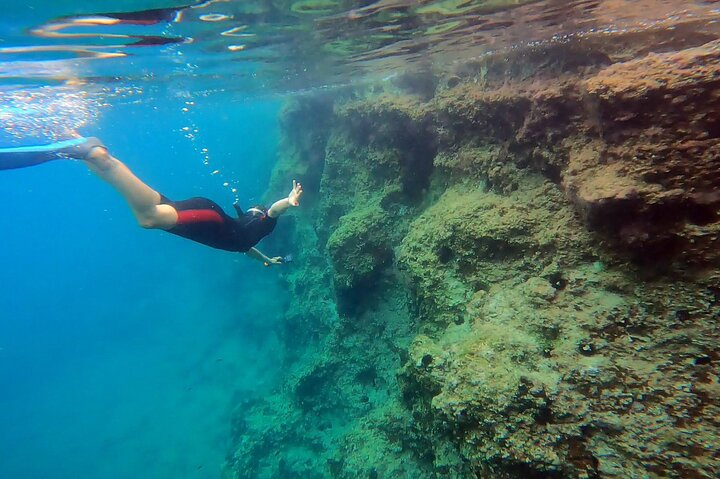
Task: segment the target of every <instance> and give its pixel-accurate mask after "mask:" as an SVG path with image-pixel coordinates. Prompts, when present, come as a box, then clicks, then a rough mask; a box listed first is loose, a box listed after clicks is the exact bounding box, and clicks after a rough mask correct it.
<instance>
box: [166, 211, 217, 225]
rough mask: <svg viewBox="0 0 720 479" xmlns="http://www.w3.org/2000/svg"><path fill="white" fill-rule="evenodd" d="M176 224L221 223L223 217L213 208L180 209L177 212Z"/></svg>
mask: <svg viewBox="0 0 720 479" xmlns="http://www.w3.org/2000/svg"><path fill="white" fill-rule="evenodd" d="M177 215H178V219H177V223H176V224H178V225H187V224H190V223H223V222H224V221H225V219H224V218H223V217H222V215H220V213H218V212H217V211H215V210H182V211H178V212H177Z"/></svg>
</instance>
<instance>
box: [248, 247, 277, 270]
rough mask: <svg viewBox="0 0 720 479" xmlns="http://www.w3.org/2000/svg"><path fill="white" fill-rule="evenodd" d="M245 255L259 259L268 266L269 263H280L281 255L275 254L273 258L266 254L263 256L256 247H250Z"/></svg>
mask: <svg viewBox="0 0 720 479" xmlns="http://www.w3.org/2000/svg"><path fill="white" fill-rule="evenodd" d="M245 254H246V255H248V256H250V257H251V258H253V259H256V260H258V261H261V262H262V263H263V264H264V265H265V266H270V265H271V264H280V263H282V257H281V256H276V257H274V258H270V257H268V256H265V255H264V254H262V252H261V251H260V250H259V249H257V248H250V249H249V250H248V251H247V252H246V253H245Z"/></svg>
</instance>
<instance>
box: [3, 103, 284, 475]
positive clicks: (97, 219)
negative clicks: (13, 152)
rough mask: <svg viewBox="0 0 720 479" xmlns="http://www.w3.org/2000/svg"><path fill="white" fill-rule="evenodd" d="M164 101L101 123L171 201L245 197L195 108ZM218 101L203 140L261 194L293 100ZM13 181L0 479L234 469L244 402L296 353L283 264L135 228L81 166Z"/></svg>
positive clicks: (8, 206) (101, 130)
mask: <svg viewBox="0 0 720 479" xmlns="http://www.w3.org/2000/svg"><path fill="white" fill-rule="evenodd" d="M215 101H217V99H214V100H213V102H215ZM152 103H153V102H150V103H145V104H143V107H142V108H138V106H137V105H131V104H130V105H128V104H125V105H113V106H112V107H111V108H107V109H105V110H104V111H103V115H102V118H101V119H100V120H98V121H97V123H95V124H93V125H92V133H93V134H96V135H98V136H100V137H102V138H103V140H104V141H105V142H106V143H107V144H108V145H109V146H111V147H112V149H113V151H114V152H115V154H116V155H117V156H118V157H119V158H122V159H123V160H124V161H125V162H126V163H127V164H128V165H129V166H130V167H131V168H133V170H134V171H135V172H136V173H137V174H138V175H139V176H141V177H142V178H143V179H145V180H146V181H147V182H148V183H149V184H151V185H152V186H153V187H155V188H157V189H159V190H160V191H162V192H163V193H164V194H166V195H168V196H171V197H174V198H183V197H189V196H194V195H204V196H208V197H211V198H214V199H215V200H216V201H217V202H218V203H220V204H222V205H223V206H224V207H226V208H230V205H231V203H232V202H233V200H234V197H233V195H232V194H231V193H230V192H229V191H228V189H227V188H224V187H223V186H222V184H221V183H220V180H219V179H218V178H217V177H216V176H211V175H210V174H209V172H208V167H207V166H205V165H204V164H203V161H202V160H203V158H202V157H201V156H200V155H199V154H197V152H196V151H195V150H194V148H195V146H194V144H193V143H192V142H190V141H188V140H187V139H186V138H184V137H183V132H182V131H181V128H182V125H183V124H184V123H183V122H184V121H186V120H187V117H183V116H181V114H180V113H178V111H179V109H178V105H176V104H172V103H164V102H161V101H158V102H157V105H153V104H152ZM213 105H214V103H210V102H208V103H207V104H199V105H198V107H197V108H196V110H195V112H196V114H195V120H196V121H197V123H198V124H201V125H202V133H203V135H202V137H203V140H204V143H203V145H204V147H206V148H208V150H209V151H210V152H212V166H213V168H219V169H223V170H225V169H227V170H229V171H228V173H227V176H228V177H231V178H236V179H237V186H238V189H239V191H240V192H241V193H240V194H239V195H240V198H241V200H242V202H243V203H247V202H250V201H252V200H253V199H257V198H259V196H260V195H261V194H262V192H263V189H264V188H265V184H266V182H267V178H268V174H269V171H270V166H271V165H272V162H273V160H274V154H275V149H276V142H277V124H276V123H277V122H276V113H277V108H278V104H277V103H276V102H272V101H267V102H261V101H258V102H251V103H239V104H237V105H236V108H232V109H227V111H226V112H225V113H223V114H222V115H218V114H215V113H213V112H214V111H216V110H217V109H216V108H214V107H213ZM155 106H157V109H155ZM88 130H89V128H88ZM243 138H245V139H252V141H247V140H245V141H243ZM0 190H1V191H2V192H3V202H4V207H3V208H2V210H1V211H0V222H1V223H2V225H3V227H2V231H3V233H2V235H3V248H2V250H1V252H0V262H1V263H2V265H3V267H2V269H1V270H0V284H2V285H3V287H2V290H1V291H0V311H2V313H1V316H0V338H1V339H0V348H1V349H0V383H1V384H2V395H0V424H2V428H1V429H0V450H2V451H3V452H2V460H0V477H7V478H11V477H12V478H41V477H43V478H44V477H47V478H77V477H92V478H126V477H148V478H151V477H152V478H161V477H191V478H204V477H208V478H210V477H217V476H218V471H219V467H220V464H221V463H222V460H223V458H224V454H225V452H226V449H227V447H228V436H229V428H230V419H229V418H230V414H231V412H232V408H233V407H234V406H235V405H236V404H239V403H241V399H243V398H251V397H254V396H256V395H261V394H263V392H264V391H265V390H266V388H267V387H268V386H269V385H271V384H272V381H273V376H274V374H275V372H276V371H277V368H278V365H279V362H280V361H281V360H282V353H281V351H279V350H278V349H277V342H276V340H275V337H274V332H273V331H274V328H275V326H276V324H277V321H279V313H280V311H281V307H282V298H281V296H279V295H278V294H276V292H275V288H276V283H275V275H274V274H273V273H274V272H272V271H269V270H267V269H265V268H262V267H258V265H257V264H254V263H252V260H250V259H248V258H245V257H240V255H235V256H233V255H231V254H230V253H226V252H222V251H219V250H212V249H210V248H206V247H203V246H201V245H197V244H194V243H191V242H188V241H183V240H182V239H180V238H177V237H174V236H171V235H167V234H163V233H161V232H158V231H145V230H142V229H140V228H138V227H136V226H135V225H134V219H133V218H132V216H131V214H130V212H129V211H128V210H127V207H126V206H125V204H124V202H123V201H122V200H121V198H120V197H119V196H118V195H117V194H116V193H115V192H114V191H112V189H110V188H109V187H108V186H107V185H105V184H103V183H102V182H100V181H98V180H97V179H96V178H94V177H93V176H92V175H91V174H89V173H88V171H87V170H86V168H84V166H83V165H81V164H79V163H77V162H72V163H70V162H54V163H49V164H45V165H41V166H38V167H35V168H31V169H25V170H16V171H5V172H3V174H2V175H0ZM279 229H280V230H281V227H280V228H279ZM273 295H277V296H278V297H279V298H280V299H279V300H278V301H268V300H267V297H268V296H273Z"/></svg>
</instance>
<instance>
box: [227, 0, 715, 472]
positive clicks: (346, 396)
mask: <svg viewBox="0 0 720 479" xmlns="http://www.w3.org/2000/svg"><path fill="white" fill-rule="evenodd" d="M511 3H512V2H511ZM456 4H457V5H459V6H460V7H461V6H462V4H461V3H458V2H456ZM447 5H451V4H447ZM453 5H454V4H453ZM633 41H637V38H634V39H633ZM583 47H584V48H586V49H587V51H585V53H586V55H584V56H575V53H573V52H572V51H570V50H568V51H567V52H566V55H565V56H562V57H557V58H558V59H557V60H555V61H552V60H548V59H547V58H545V60H543V62H542V63H539V64H537V65H535V66H533V68H532V69H529V68H527V67H526V66H525V65H526V64H527V62H531V61H532V55H531V54H530V53H528V54H527V56H525V57H523V58H518V57H513V56H512V55H509V56H507V57H505V58H502V59H493V58H488V59H486V60H483V63H482V64H478V65H477V66H476V67H475V68H473V67H472V66H464V67H463V69H458V71H454V72H447V73H443V74H442V75H446V76H447V78H438V79H437V81H433V82H430V83H427V82H425V83H423V84H422V85H423V86H422V88H423V90H422V92H420V91H416V90H414V88H416V87H417V85H418V84H414V83H412V82H407V81H406V80H403V82H400V83H398V84H395V85H393V84H390V83H383V84H380V85H376V86H373V87H368V88H366V87H361V86H358V87H356V88H354V89H350V90H349V91H346V92H344V93H343V94H337V95H330V94H325V95H317V96H308V97H307V98H303V99H300V100H297V101H295V102H294V103H293V104H292V105H289V106H288V107H287V108H286V110H285V112H284V114H283V118H282V120H281V121H282V125H283V131H284V137H283V140H282V142H283V143H282V144H283V152H284V155H282V160H281V161H280V162H279V163H278V165H277V166H276V171H275V174H274V176H273V181H272V186H271V189H270V191H269V196H273V197H274V196H276V195H277V194H278V193H282V192H283V191H284V188H285V182H286V178H287V177H288V176H289V175H294V174H297V175H298V177H299V179H300V180H301V181H302V183H303V185H306V195H307V202H308V204H309V205H310V207H308V208H303V209H299V210H298V212H297V216H296V217H295V219H294V221H293V222H292V227H291V228H289V229H288V231H289V237H288V238H286V241H287V246H288V247H289V248H291V249H292V248H294V250H293V252H294V253H295V254H296V257H297V260H296V261H295V262H294V263H293V265H292V268H287V269H283V270H279V271H280V274H281V275H282V278H283V281H285V282H286V284H287V287H288V289H289V291H290V293H291V294H290V297H289V303H288V305H287V314H286V318H285V325H284V328H285V330H284V331H282V332H281V336H282V338H283V347H284V350H285V352H286V355H287V368H286V369H287V374H286V377H285V378H284V380H283V382H282V384H281V385H280V386H279V387H278V390H277V392H276V394H274V395H271V396H269V397H267V398H263V399H261V400H259V401H258V402H257V403H256V404H254V405H252V406H251V407H249V408H246V409H244V410H242V411H239V412H238V413H237V415H236V420H235V423H234V424H235V427H234V436H233V446H232V451H231V453H230V454H229V457H228V462H227V465H226V468H225V477H227V478H237V479H239V478H248V477H253V478H275V477H313V478H358V477H360V478H396V477H397V478H399V477H413V478H437V477H449V478H463V479H465V478H467V479H477V478H483V479H496V478H512V479H527V478H578V479H580V478H586V479H587V478H648V479H659V478H711V477H718V474H720V457H719V456H718V453H717V444H720V420H719V419H718V418H720V406H719V404H720V397H719V396H720V386H719V382H718V381H719V373H718V361H719V360H720V354H719V353H718V352H717V343H718V339H719V338H718V337H719V335H720V332H719V330H718V326H717V325H718V319H719V318H720V289H719V288H718V286H717V285H718V284H719V280H720V273H718V267H719V266H720V255H718V249H717V235H718V231H719V230H718V228H720V218H718V206H720V201H719V200H718V198H717V194H716V192H717V190H718V187H719V186H720V185H719V183H718V182H719V181H720V177H719V176H718V171H720V168H718V166H719V165H718V160H717V158H718V155H717V142H718V139H717V133H718V131H720V130H717V129H716V128H715V120H714V119H713V118H714V116H715V115H714V112H715V111H716V109H717V104H716V103H717V100H718V99H719V98H720V83H719V82H718V81H717V75H716V74H715V73H716V71H715V70H716V69H717V62H715V61H714V60H713V59H715V58H716V56H717V46H716V45H715V44H714V43H710V44H707V45H688V44H687V42H681V43H680V44H678V45H676V46H673V45H672V44H670V40H668V41H667V42H665V43H664V44H663V51H664V53H662V52H661V53H648V52H647V51H645V50H647V49H645V50H643V49H642V48H638V49H637V50H632V51H630V50H628V49H627V48H626V47H627V45H626V44H624V43H623V42H622V41H620V40H619V41H618V42H617V44H615V45H614V46H613V44H610V43H603V44H601V45H599V44H592V43H588V44H585V45H583ZM568 48H569V47H568ZM673 48H675V49H674V50H673ZM442 75H440V76H442ZM448 78H449V79H452V86H451V87H448V85H449V81H446V80H448ZM428 85H433V88H435V89H434V90H433V91H432V92H431V94H430V95H429V96H428V95H427V91H426V90H424V89H425V88H427V86H428ZM307 118H313V121H312V122H308V121H307ZM278 241H282V238H280V239H278Z"/></svg>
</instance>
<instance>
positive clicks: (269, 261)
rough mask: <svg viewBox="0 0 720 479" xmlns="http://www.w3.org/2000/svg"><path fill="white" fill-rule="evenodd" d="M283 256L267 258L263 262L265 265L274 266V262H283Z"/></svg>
mask: <svg viewBox="0 0 720 479" xmlns="http://www.w3.org/2000/svg"><path fill="white" fill-rule="evenodd" d="M283 263H284V261H283V257H282V256H275V257H274V258H267V259H266V261H265V262H264V263H263V264H264V265H265V266H274V265H276V264H283Z"/></svg>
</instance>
